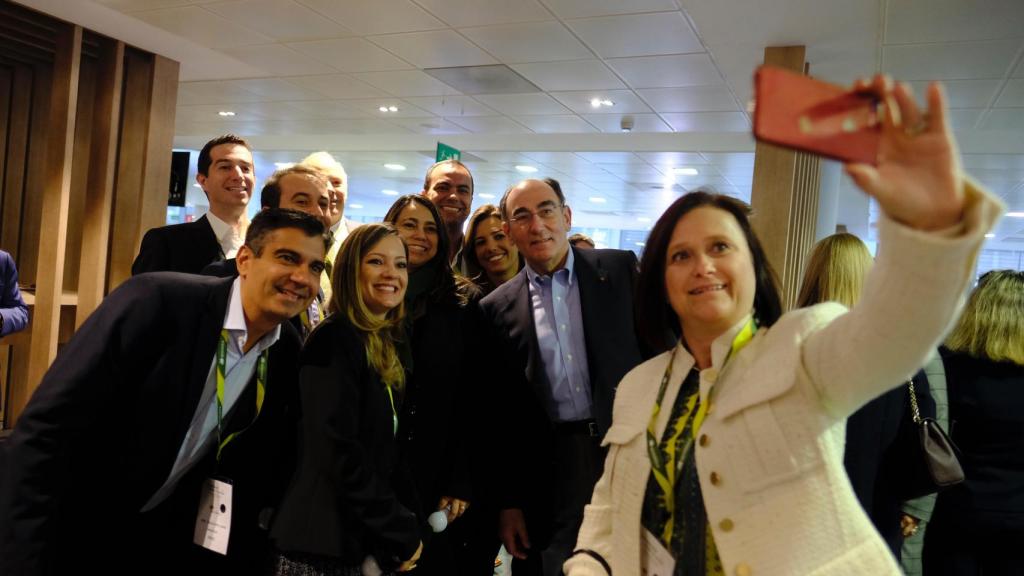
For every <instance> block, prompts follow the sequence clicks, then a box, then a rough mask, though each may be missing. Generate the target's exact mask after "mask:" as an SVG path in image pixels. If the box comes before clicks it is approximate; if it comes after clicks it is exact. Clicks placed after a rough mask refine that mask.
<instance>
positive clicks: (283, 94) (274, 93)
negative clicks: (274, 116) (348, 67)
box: [231, 78, 323, 101]
mask: <svg viewBox="0 0 1024 576" xmlns="http://www.w3.org/2000/svg"><path fill="white" fill-rule="evenodd" d="M231 82H232V83H234V84H235V85H237V86H240V87H241V88H243V89H245V90H247V91H249V92H252V93H253V94H256V95H257V96H259V97H260V99H261V100H266V101H271V100H320V99H322V98H323V96H322V95H320V94H318V93H316V92H314V91H312V90H308V89H306V88H300V87H298V86H296V85H294V84H292V83H290V82H288V81H287V80H281V79H279V78H252V79H249V80H231Z"/></svg>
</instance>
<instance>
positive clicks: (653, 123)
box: [582, 114, 672, 133]
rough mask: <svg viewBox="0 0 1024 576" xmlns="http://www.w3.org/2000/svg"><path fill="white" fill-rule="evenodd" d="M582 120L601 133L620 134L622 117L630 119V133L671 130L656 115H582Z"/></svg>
mask: <svg viewBox="0 0 1024 576" xmlns="http://www.w3.org/2000/svg"><path fill="white" fill-rule="evenodd" d="M582 116H583V119H584V120H586V121H587V122H590V123H591V124H593V125H594V126H597V128H598V130H600V131H601V132H608V133H616V132H622V119H623V117H628V118H631V119H632V121H633V129H632V130H631V132H638V133H639V132H671V131H672V128H671V127H670V126H669V125H668V124H666V123H665V122H663V121H662V119H661V118H658V116H657V115H656V114H582Z"/></svg>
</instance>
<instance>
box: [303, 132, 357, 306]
mask: <svg viewBox="0 0 1024 576" xmlns="http://www.w3.org/2000/svg"><path fill="white" fill-rule="evenodd" d="M299 165H301V166H307V167H309V168H312V169H314V170H318V171H320V172H321V173H323V175H324V177H326V178H327V186H328V192H329V193H330V195H331V206H330V212H329V216H330V224H329V227H330V230H331V234H332V238H333V241H332V243H331V247H330V248H328V249H327V273H326V274H324V276H323V278H322V279H321V281H320V288H321V289H322V290H323V293H324V298H325V299H326V300H330V298H331V272H332V270H333V268H334V259H335V258H336V257H337V256H338V250H340V249H341V243H342V242H344V241H345V238H347V237H348V235H349V233H350V232H351V231H352V230H354V229H355V228H356V226H359V223H358V222H355V221H354V220H349V219H348V218H345V204H346V203H347V202H348V173H346V172H345V167H344V166H342V165H341V163H340V162H338V161H337V160H335V159H334V156H331V155H330V154H329V153H327V152H323V151H321V152H314V153H312V154H310V155H309V156H306V157H305V158H303V159H302V161H301V162H299Z"/></svg>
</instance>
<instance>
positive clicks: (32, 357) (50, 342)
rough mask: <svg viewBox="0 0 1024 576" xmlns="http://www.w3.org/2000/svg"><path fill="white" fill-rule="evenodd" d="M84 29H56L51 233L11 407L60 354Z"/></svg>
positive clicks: (43, 241)
mask: <svg viewBox="0 0 1024 576" xmlns="http://www.w3.org/2000/svg"><path fill="white" fill-rule="evenodd" d="M81 51H82V28H81V26H75V25H70V24H65V25H64V26H63V29H62V30H59V31H58V32H57V50H56V54H55V55H54V63H53V84H52V86H51V91H50V97H51V100H50V119H49V123H48V126H47V127H46V128H47V132H46V171H45V183H46V185H45V188H44V190H43V205H42V218H41V221H43V222H45V223H46V227H47V233H46V234H43V235H41V237H40V240H39V247H38V254H39V257H38V259H37V262H38V267H37V271H36V302H35V310H34V312H33V316H32V338H31V342H30V344H29V366H28V382H27V384H28V385H27V386H18V385H15V386H12V388H11V390H12V395H11V406H10V407H11V408H12V409H13V408H16V407H19V408H20V406H23V405H24V403H25V402H27V400H28V396H27V395H28V394H30V393H31V391H32V390H34V389H35V387H36V386H37V385H38V384H39V381H40V380H42V378H43V375H44V374H45V373H46V369H47V368H49V366H50V363H51V362H53V359H54V358H55V357H56V356H57V336H58V333H59V329H60V296H61V291H62V287H63V285H64V252H65V242H66V240H67V222H68V203H69V200H70V194H71V166H70V162H69V161H70V159H71V156H72V153H73V147H74V136H75V111H76V107H77V103H78V71H79V65H80V62H81Z"/></svg>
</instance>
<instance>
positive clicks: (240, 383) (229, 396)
mask: <svg viewBox="0 0 1024 576" xmlns="http://www.w3.org/2000/svg"><path fill="white" fill-rule="evenodd" d="M241 286H242V284H241V278H235V282H234V284H232V285H231V296H230V299H229V302H228V311H227V316H226V317H225V318H224V328H225V329H226V330H227V331H228V350H227V351H228V354H227V359H226V361H225V363H224V370H225V374H224V417H225V420H226V419H227V418H229V417H230V414H231V409H232V408H233V407H234V406H235V402H236V401H237V400H238V397H239V396H241V395H242V391H243V390H245V387H246V385H247V384H248V383H249V381H250V380H251V379H252V375H253V373H254V372H255V371H256V362H257V360H259V357H260V354H262V353H263V351H264V350H266V349H267V348H270V347H271V346H273V345H274V343H275V342H277V340H278V338H280V337H281V326H280V325H278V326H275V327H274V330H272V331H271V332H268V333H267V334H265V335H264V336H263V338H261V339H260V341H259V342H257V343H256V345H255V346H253V347H252V348H250V349H249V351H248V352H246V353H244V354H243V353H242V350H244V349H245V342H246V339H247V338H248V334H249V333H248V330H247V329H246V327H245V313H244V312H243V311H242V292H241ZM218 339H219V336H218ZM216 398H217V354H216V353H214V355H213V361H212V362H210V371H209V373H208V374H207V376H206V385H205V386H204V387H203V395H202V396H200V397H199V404H198V405H197V406H196V412H195V415H193V416H192V424H191V425H190V426H189V428H188V432H186V433H185V440H184V441H183V442H182V443H181V448H180V449H179V450H178V458H177V459H176V460H175V461H174V466H173V467H172V468H171V473H170V475H169V476H168V477H167V480H165V481H164V484H163V486H161V487H160V489H159V490H157V491H156V493H155V494H153V497H152V498H150V499H149V502H146V505H145V506H143V507H142V511H143V512H146V511H149V510H152V509H153V508H155V507H156V506H157V505H159V504H160V503H161V502H163V501H164V499H166V498H167V496H169V495H170V494H171V492H173V491H174V487H175V486H177V484H178V480H180V479H181V477H182V476H184V475H185V473H186V472H188V471H189V470H190V469H191V468H192V466H194V465H195V464H196V463H197V462H199V460H201V459H202V457H203V455H204V454H206V450H207V449H209V448H210V447H211V446H212V444H213V443H214V442H216V439H217V435H216V434H214V431H216V429H217V399H216Z"/></svg>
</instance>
